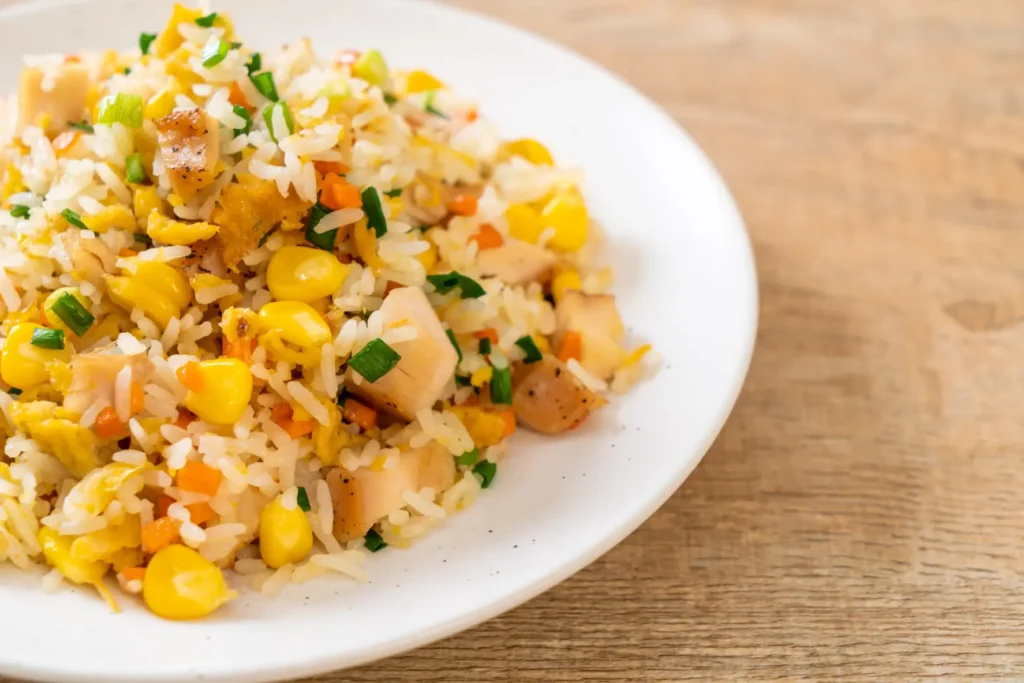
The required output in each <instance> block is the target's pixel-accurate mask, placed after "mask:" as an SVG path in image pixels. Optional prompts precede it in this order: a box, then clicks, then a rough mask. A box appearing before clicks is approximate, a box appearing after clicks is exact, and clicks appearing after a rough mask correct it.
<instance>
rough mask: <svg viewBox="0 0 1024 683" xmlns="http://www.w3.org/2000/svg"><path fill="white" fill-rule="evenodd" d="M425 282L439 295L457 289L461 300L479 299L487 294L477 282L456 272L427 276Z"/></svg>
mask: <svg viewBox="0 0 1024 683" xmlns="http://www.w3.org/2000/svg"><path fill="white" fill-rule="evenodd" d="M427 280H428V281H429V282H430V284H432V285H434V289H436V290H437V291H438V292H439V293H441V294H447V293H448V292H450V291H452V290H453V289H455V288H456V287H458V288H459V290H460V291H461V293H462V296H461V298H463V299H479V298H480V297H482V296H483V295H484V294H486V293H487V292H486V291H485V290H484V288H483V287H481V286H480V283H479V282H477V281H476V280H474V279H473V278H471V277H467V276H465V275H463V274H462V273H459V272H456V271H452V272H450V273H443V274H440V275H428V276H427Z"/></svg>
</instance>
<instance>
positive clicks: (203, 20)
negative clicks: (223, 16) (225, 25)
mask: <svg viewBox="0 0 1024 683" xmlns="http://www.w3.org/2000/svg"><path fill="white" fill-rule="evenodd" d="M215 21H217V13H216V12H210V13H209V14H207V15H206V16H205V17H199V18H198V19H196V24H198V25H199V26H202V27H203V28H211V27H212V26H213V22H215Z"/></svg>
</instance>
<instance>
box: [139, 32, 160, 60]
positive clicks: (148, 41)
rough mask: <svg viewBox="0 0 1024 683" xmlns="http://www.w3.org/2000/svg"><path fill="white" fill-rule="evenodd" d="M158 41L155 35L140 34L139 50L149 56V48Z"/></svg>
mask: <svg viewBox="0 0 1024 683" xmlns="http://www.w3.org/2000/svg"><path fill="white" fill-rule="evenodd" d="M154 40H156V34H155V33H140V34H139V49H140V50H142V54H144V55H148V54H149V46H150V45H152V44H153V41H154Z"/></svg>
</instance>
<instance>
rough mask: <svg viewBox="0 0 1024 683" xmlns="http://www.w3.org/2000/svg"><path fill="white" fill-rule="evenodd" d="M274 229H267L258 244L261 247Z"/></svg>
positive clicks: (318, 220)
mask: <svg viewBox="0 0 1024 683" xmlns="http://www.w3.org/2000/svg"><path fill="white" fill-rule="evenodd" d="M313 208H314V209H316V207H315V206H314V207H313ZM310 217H312V215H311V216H310ZM322 217H323V216H321V218H322ZM316 222H317V223H319V222H320V219H319V218H318V219H317V220H316ZM274 230H275V228H271V229H270V230H267V231H266V232H265V233H263V237H261V238H260V241H259V244H257V246H260V247H262V246H263V245H264V244H266V243H267V240H269V239H270V236H271V235H272V234H273V233H274ZM307 234H308V232H307ZM318 237H319V235H318ZM317 246H319V245H317ZM333 248H334V247H333V246H331V249H333Z"/></svg>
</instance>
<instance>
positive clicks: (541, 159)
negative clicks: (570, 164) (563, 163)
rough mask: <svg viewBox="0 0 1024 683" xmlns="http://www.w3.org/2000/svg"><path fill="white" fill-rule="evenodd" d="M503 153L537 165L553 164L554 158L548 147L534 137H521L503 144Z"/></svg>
mask: <svg viewBox="0 0 1024 683" xmlns="http://www.w3.org/2000/svg"><path fill="white" fill-rule="evenodd" d="M501 155H502V156H505V157H510V156H517V157H522V158H524V159H526V160H527V161H529V162H530V163H531V164H535V165H537V166H551V165H553V164H554V159H552V158H551V152H549V151H548V148H547V147H545V146H544V145H542V144H541V143H539V142H538V141H536V140H534V139H532V138H520V139H519V140H512V141H510V142H506V143H505V144H504V145H502V149H501Z"/></svg>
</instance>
